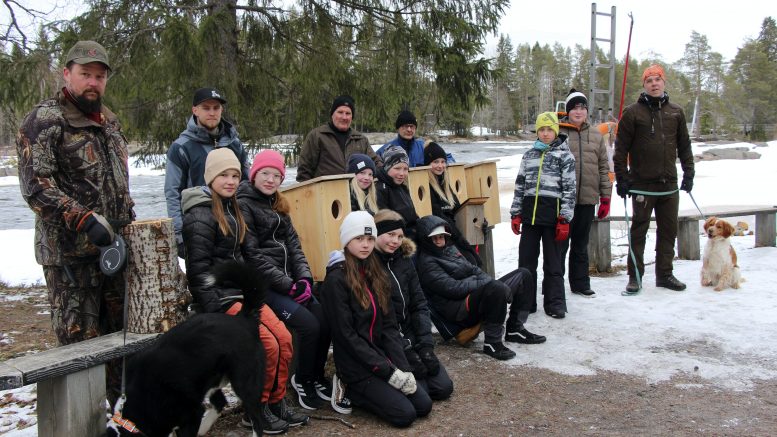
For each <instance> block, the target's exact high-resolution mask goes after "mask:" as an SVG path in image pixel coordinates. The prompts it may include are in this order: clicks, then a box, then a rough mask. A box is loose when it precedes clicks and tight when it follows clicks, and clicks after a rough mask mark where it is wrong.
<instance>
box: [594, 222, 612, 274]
mask: <svg viewBox="0 0 777 437" xmlns="http://www.w3.org/2000/svg"><path fill="white" fill-rule="evenodd" d="M610 244H611V243H610V221H609V220H606V219H605V220H597V219H594V222H593V223H592V224H591V232H590V234H589V235H588V264H589V267H591V266H593V267H594V268H596V271H597V272H600V273H602V272H608V271H610V269H611V265H612V251H611V248H610Z"/></svg>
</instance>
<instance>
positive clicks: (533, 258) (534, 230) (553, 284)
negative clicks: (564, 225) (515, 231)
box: [518, 225, 567, 312]
mask: <svg viewBox="0 0 777 437" xmlns="http://www.w3.org/2000/svg"><path fill="white" fill-rule="evenodd" d="M555 237H556V227H555V226H535V225H524V226H523V233H522V234H521V242H520V243H519V244H518V266H519V267H525V268H527V269H528V270H529V271H530V272H531V275H532V278H533V279H534V287H535V289H536V287H537V266H538V265H539V259H540V243H542V272H543V278H542V295H543V308H544V309H545V311H546V312H547V311H564V312H566V311H567V302H566V298H565V296H564V259H563V258H562V257H561V243H560V242H558V241H556V240H555ZM532 301H533V305H532V309H535V308H536V306H537V303H536V302H537V296H536V295H535V296H534V298H533V299H532Z"/></svg>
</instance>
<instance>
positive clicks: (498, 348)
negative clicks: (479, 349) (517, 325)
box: [483, 341, 515, 361]
mask: <svg viewBox="0 0 777 437" xmlns="http://www.w3.org/2000/svg"><path fill="white" fill-rule="evenodd" d="M483 353H485V354H486V355H488V356H490V357H492V358H496V359H497V360H501V361H504V360H509V359H512V358H515V352H513V351H512V350H510V349H509V348H507V347H506V346H505V345H504V343H502V342H501V341H497V342H494V343H483Z"/></svg>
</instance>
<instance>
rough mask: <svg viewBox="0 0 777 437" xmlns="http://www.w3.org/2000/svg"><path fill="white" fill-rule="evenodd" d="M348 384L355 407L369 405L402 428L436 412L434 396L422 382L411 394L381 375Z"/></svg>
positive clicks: (376, 413) (384, 418)
mask: <svg viewBox="0 0 777 437" xmlns="http://www.w3.org/2000/svg"><path fill="white" fill-rule="evenodd" d="M440 371H441V372H442V369H441V370H440ZM346 387H347V388H346V391H345V395H346V396H347V397H348V399H350V400H351V402H352V403H353V404H354V405H355V406H357V407H362V408H365V409H367V410H369V411H371V412H372V413H373V414H375V415H376V416H378V417H380V418H381V419H383V420H385V421H386V422H388V423H389V424H391V425H392V426H396V427H399V428H405V427H408V426H410V425H411V424H412V423H413V422H414V421H415V419H416V418H418V417H425V416H427V415H428V414H429V413H430V412H431V411H432V398H430V397H429V394H428V393H427V392H426V390H425V389H424V388H423V386H421V385H420V384H418V388H417V389H416V392H415V393H413V394H411V395H405V394H404V393H402V392H401V391H399V390H397V389H395V388H394V387H392V386H390V385H389V383H388V382H386V381H384V380H382V379H380V378H377V377H370V378H367V379H365V380H363V381H359V382H355V383H349V384H347V386H346Z"/></svg>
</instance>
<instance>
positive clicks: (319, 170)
mask: <svg viewBox="0 0 777 437" xmlns="http://www.w3.org/2000/svg"><path fill="white" fill-rule="evenodd" d="M355 112H356V109H355V106H354V101H353V98H351V96H338V97H337V98H335V100H334V102H332V108H331V109H330V111H329V115H330V116H331V120H330V121H329V123H327V124H324V125H321V126H319V127H317V128H315V129H313V130H312V131H310V132H309V133H308V135H307V136H306V137H305V141H304V142H303V143H302V151H301V152H300V157H299V166H298V167H297V182H302V181H306V180H308V179H313V178H316V177H319V176H327V175H336V174H343V173H345V170H346V165H347V163H348V157H349V156H351V155H352V154H354V153H363V154H365V155H367V156H369V157H370V158H372V160H373V161H375V165H376V166H378V167H380V166H381V165H382V164H383V161H382V160H381V159H380V158H378V156H377V155H375V151H374V150H372V146H370V142H369V140H368V139H367V137H365V136H364V135H362V133H361V132H358V131H355V130H354V129H352V128H351V122H352V121H353V116H354V114H355Z"/></svg>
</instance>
